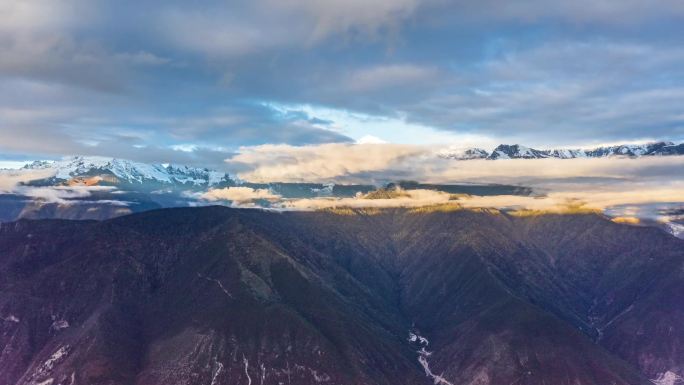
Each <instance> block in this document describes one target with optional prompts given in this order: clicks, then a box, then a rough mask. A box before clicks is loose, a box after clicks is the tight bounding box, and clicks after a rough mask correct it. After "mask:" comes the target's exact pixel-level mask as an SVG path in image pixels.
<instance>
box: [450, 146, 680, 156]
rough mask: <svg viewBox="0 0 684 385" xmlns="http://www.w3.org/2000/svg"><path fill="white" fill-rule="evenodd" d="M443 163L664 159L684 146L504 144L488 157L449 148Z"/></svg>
mask: <svg viewBox="0 0 684 385" xmlns="http://www.w3.org/2000/svg"><path fill="white" fill-rule="evenodd" d="M437 155H438V156H439V157H441V158H444V159H455V160H469V159H491V160H496V159H543V158H556V159H574V158H603V157H611V156H626V157H633V158H636V157H641V156H664V155H684V143H682V144H674V143H673V142H653V143H646V144H622V145H616V146H604V147H597V148H594V149H590V150H583V149H554V150H537V149H534V148H530V147H525V146H522V145H520V144H501V145H499V146H498V147H496V148H495V149H494V151H492V153H491V154H490V153H488V152H487V151H486V150H483V149H480V148H467V149H458V148H456V147H449V148H446V149H443V150H441V151H439V152H438V153H437Z"/></svg>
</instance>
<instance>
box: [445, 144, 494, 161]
mask: <svg viewBox="0 0 684 385" xmlns="http://www.w3.org/2000/svg"><path fill="white" fill-rule="evenodd" d="M437 155H438V156H439V157H441V158H445V159H457V160H468V159H483V158H486V157H488V156H489V153H488V152H487V150H483V149H481V148H475V147H473V148H458V147H449V148H445V149H443V150H440V151H439V152H438V153H437Z"/></svg>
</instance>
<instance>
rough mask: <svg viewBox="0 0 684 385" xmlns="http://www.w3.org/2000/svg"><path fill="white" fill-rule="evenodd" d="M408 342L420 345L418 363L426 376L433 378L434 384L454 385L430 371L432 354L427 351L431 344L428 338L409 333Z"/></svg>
mask: <svg viewBox="0 0 684 385" xmlns="http://www.w3.org/2000/svg"><path fill="white" fill-rule="evenodd" d="M408 340H409V342H413V343H418V344H419V345H420V349H419V350H418V351H417V353H418V362H419V363H420V366H422V367H423V370H424V371H425V376H426V377H429V378H431V379H432V383H433V384H435V385H454V384H453V383H451V382H449V381H447V379H446V378H444V376H443V374H435V373H433V372H432V370H431V369H430V363H429V362H428V357H430V356H431V355H432V352H429V351H428V350H427V349H425V348H426V347H427V346H428V345H429V344H430V341H428V339H427V338H425V337H423V336H421V335H419V334H418V333H414V332H412V331H409V337H408Z"/></svg>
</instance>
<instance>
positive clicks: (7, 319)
mask: <svg viewBox="0 0 684 385" xmlns="http://www.w3.org/2000/svg"><path fill="white" fill-rule="evenodd" d="M0 319H2V320H3V321H5V322H14V323H19V318H17V317H16V316H15V315H14V314H10V315H8V316H7V317H0Z"/></svg>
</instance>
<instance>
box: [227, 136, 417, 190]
mask: <svg viewBox="0 0 684 385" xmlns="http://www.w3.org/2000/svg"><path fill="white" fill-rule="evenodd" d="M425 151H426V149H425V148H420V147H416V146H407V145H396V144H337V143H334V144H322V145H317V146H289V145H263V146H256V147H244V148H242V149H241V151H240V153H238V154H237V155H235V156H233V157H232V158H229V159H228V160H227V162H228V163H229V166H233V167H242V168H246V169H247V171H244V172H240V173H239V174H238V176H239V177H240V178H242V179H245V180H248V181H253V182H264V181H279V182H288V181H289V182H293V181H308V182H312V181H313V182H320V181H322V182H325V181H334V180H336V179H337V178H340V177H351V176H353V175H354V174H360V173H366V172H375V171H383V170H386V169H389V168H391V167H393V166H394V165H396V164H397V163H398V162H401V161H402V159H404V158H408V157H410V158H415V157H417V156H420V155H421V154H423V153H425Z"/></svg>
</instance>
